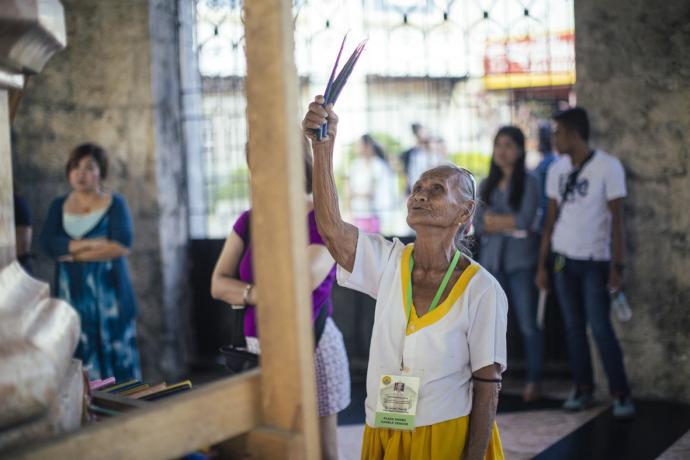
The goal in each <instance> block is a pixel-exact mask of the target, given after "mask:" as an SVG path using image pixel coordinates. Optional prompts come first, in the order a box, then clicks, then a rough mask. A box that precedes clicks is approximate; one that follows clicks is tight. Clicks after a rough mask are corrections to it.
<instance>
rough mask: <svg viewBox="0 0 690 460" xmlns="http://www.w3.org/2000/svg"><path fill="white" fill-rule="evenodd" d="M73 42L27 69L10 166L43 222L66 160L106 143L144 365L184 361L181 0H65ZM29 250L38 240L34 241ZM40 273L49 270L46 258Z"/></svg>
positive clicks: (154, 367)
mask: <svg viewBox="0 0 690 460" xmlns="http://www.w3.org/2000/svg"><path fill="white" fill-rule="evenodd" d="M63 4H64V9H65V20H66V25H67V42H68V44H69V45H68V46H67V48H66V50H65V51H64V52H62V53H61V54H60V55H58V56H57V57H56V58H55V59H54V60H52V61H51V62H50V63H49V64H48V65H47V66H46V68H45V71H44V72H43V73H41V74H40V75H38V76H36V77H35V78H33V79H32V80H31V81H30V82H29V84H28V86H27V88H26V91H25V94H24V98H23V100H22V103H21V106H20V107H19V111H18V114H17V117H16V120H15V123H14V129H15V131H16V134H17V142H16V146H15V147H16V152H15V159H16V160H15V161H16V163H15V173H16V174H15V178H16V180H17V182H18V186H19V188H20V189H21V191H22V193H23V195H24V196H25V197H26V198H27V200H28V202H29V205H30V206H31V208H32V210H33V213H34V215H35V231H34V235H37V234H38V233H39V232H40V228H41V225H42V223H43V219H44V217H45V213H46V211H47V207H48V205H49V203H50V201H51V199H52V198H54V197H56V196H58V195H60V194H64V193H66V192H68V190H69V187H68V184H67V181H66V179H65V162H66V160H67V156H68V154H69V151H70V150H71V149H72V148H73V147H74V146H75V145H77V144H79V143H82V142H85V141H92V142H96V143H98V144H101V145H103V146H104V147H105V148H106V149H107V151H108V152H109V154H110V163H111V165H110V172H109V177H108V179H107V180H106V182H105V184H106V186H107V188H108V189H110V190H113V191H116V192H119V193H121V194H123V195H124V196H125V198H126V199H127V201H128V203H129V206H130V209H131V212H132V217H133V220H134V232H135V233H134V246H133V248H132V253H131V256H130V257H129V265H130V270H131V275H132V279H133V283H134V286H135V290H136V295H137V300H138V302H139V307H140V310H139V318H138V337H139V347H140V351H141V354H142V364H143V366H144V376H145V378H147V379H149V380H154V379H156V378H159V377H160V376H161V375H164V376H166V377H168V378H172V377H174V376H175V375H177V374H179V373H180V371H181V369H182V368H183V353H182V351H183V348H184V347H183V345H184V344H185V343H186V340H185V339H186V337H185V336H184V334H183V333H182V329H183V328H182V324H183V323H184V322H186V318H187V317H188V311H187V285H188V284H187V257H186V245H187V204H186V179H185V177H186V173H185V162H184V157H183V150H182V134H181V128H180V126H181V124H180V104H179V101H180V85H179V66H178V57H179V54H178V39H177V2H175V1H165V0H121V1H108V2H100V1H98V2H95V1H90V0H65V1H63ZM33 249H34V251H35V252H38V253H40V248H38V247H37V245H36V242H34V248H33ZM37 262H38V263H37V264H36V267H37V274H38V276H39V277H41V278H43V279H49V280H51V281H52V274H53V264H52V262H51V261H49V260H47V259H46V258H44V257H40V256H39V258H38V261H37Z"/></svg>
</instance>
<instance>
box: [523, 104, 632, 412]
mask: <svg viewBox="0 0 690 460" xmlns="http://www.w3.org/2000/svg"><path fill="white" fill-rule="evenodd" d="M554 120H555V124H556V129H555V131H554V144H555V147H556V149H557V150H558V151H559V152H560V153H561V154H562V156H561V157H560V158H559V159H558V160H557V161H556V162H554V163H553V164H552V165H551V167H550V168H549V171H548V174H547V179H546V195H547V197H548V198H549V205H548V210H547V216H546V222H545V223H544V232H543V235H542V243H541V250H540V255H539V268H538V273H537V285H538V286H539V287H540V288H542V289H546V288H547V287H548V271H547V268H548V264H553V265H552V267H551V268H552V269H553V272H554V284H555V290H556V294H557V296H558V301H559V304H560V306H561V311H562V313H563V319H564V321H565V326H566V340H567V343H568V351H569V354H570V361H571V366H572V371H573V374H574V378H575V390H574V392H573V394H572V396H571V397H570V398H569V399H568V400H567V401H566V402H565V404H564V406H563V407H564V408H565V409H568V410H581V409H585V408H586V407H588V406H590V405H592V404H593V402H594V400H593V396H592V395H593V391H594V378H593V372H592V358H591V353H590V349H589V342H588V340H587V329H586V328H587V324H588V323H589V325H590V327H591V330H592V335H593V337H594V340H595V342H596V344H597V348H598V349H599V354H600V355H601V358H602V361H603V364H604V370H605V371H606V375H607V377H608V381H609V390H610V392H611V395H612V396H613V398H614V408H613V413H614V416H615V417H617V418H629V417H632V416H633V415H634V413H635V406H634V405H633V402H632V400H631V399H630V388H629V386H628V379H627V376H626V372H625V367H624V365H623V353H622V351H621V347H620V345H619V343H618V339H617V338H616V335H615V332H614V330H613V327H612V325H611V319H610V308H611V301H610V293H612V292H617V291H619V290H620V289H621V280H622V272H623V268H624V249H625V248H624V241H623V200H624V198H625V196H626V195H627V191H626V187H625V171H624V170H623V166H622V165H621V162H620V161H619V160H618V159H617V158H616V157H614V156H612V155H609V154H608V153H605V152H603V151H601V150H594V149H591V148H590V146H589V144H588V140H589V120H588V117H587V112H586V111H585V110H584V109H582V108H579V107H575V108H572V109H568V110H565V111H563V112H561V113H559V114H557V115H556V116H554ZM551 254H552V255H553V259H552V260H551V258H550V255H551Z"/></svg>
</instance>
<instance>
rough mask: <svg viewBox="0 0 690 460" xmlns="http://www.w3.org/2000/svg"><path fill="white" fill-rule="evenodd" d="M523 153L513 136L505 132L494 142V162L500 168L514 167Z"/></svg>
mask: <svg viewBox="0 0 690 460" xmlns="http://www.w3.org/2000/svg"><path fill="white" fill-rule="evenodd" d="M521 154H522V152H521V151H520V148H519V147H518V145H517V144H516V143H515V141H514V140H513V138H512V137H510V136H508V135H507V134H503V135H500V136H498V137H497V138H496V143H495V144H494V162H495V163H496V166H498V167H499V168H501V169H504V168H509V169H512V168H513V166H515V163H516V162H517V160H518V158H520V155H521Z"/></svg>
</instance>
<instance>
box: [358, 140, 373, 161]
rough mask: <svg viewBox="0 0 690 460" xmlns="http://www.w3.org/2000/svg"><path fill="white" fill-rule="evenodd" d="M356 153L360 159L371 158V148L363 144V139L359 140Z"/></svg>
mask: <svg viewBox="0 0 690 460" xmlns="http://www.w3.org/2000/svg"><path fill="white" fill-rule="evenodd" d="M357 151H358V152H359V156H361V157H362V158H369V157H370V156H371V146H370V145H369V144H367V143H366V142H364V140H363V139H360V140H359V142H358V149H357Z"/></svg>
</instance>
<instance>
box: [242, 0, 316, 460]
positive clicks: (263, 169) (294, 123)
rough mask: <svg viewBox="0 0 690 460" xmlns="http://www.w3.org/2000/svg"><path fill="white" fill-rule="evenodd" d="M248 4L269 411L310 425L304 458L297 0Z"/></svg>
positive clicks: (309, 407)
mask: <svg viewBox="0 0 690 460" xmlns="http://www.w3.org/2000/svg"><path fill="white" fill-rule="evenodd" d="M244 8H245V22H244V24H245V39H246V42H247V107H248V108H247V115H248V119H249V164H250V168H251V171H252V175H251V181H252V219H251V226H252V229H251V231H252V250H253V255H254V261H255V264H254V271H255V279H256V285H257V294H258V307H257V315H258V326H259V328H258V329H259V331H260V335H261V353H262V357H261V376H262V378H261V419H262V425H263V426H264V427H265V428H268V429H275V430H278V431H281V432H292V433H301V435H302V436H301V437H302V441H301V442H303V445H304V452H303V453H302V456H301V458H304V459H312V460H317V459H318V458H320V449H319V438H318V425H317V412H316V383H315V381H314V358H313V355H314V343H313V342H314V339H313V331H312V325H311V297H310V296H309V290H308V280H309V268H308V264H307V255H306V247H307V227H306V220H307V219H306V216H307V212H306V206H305V190H304V160H303V156H302V155H303V154H302V149H301V141H300V138H299V136H300V132H299V127H300V123H299V119H298V116H299V113H298V111H299V107H298V82H297V72H296V70H295V63H294V57H293V49H294V43H293V18H292V2H289V1H285V0H252V1H248V2H244ZM250 438H251V436H250ZM287 438H290V441H289V442H288V441H287ZM285 439H286V441H285V442H286V448H288V447H289V446H288V444H290V445H292V444H291V443H293V442H294V441H292V439H293V438H291V437H289V436H288V437H286V438H285ZM250 444H251V442H250ZM284 452H287V451H284ZM286 455H287V453H286Z"/></svg>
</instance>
